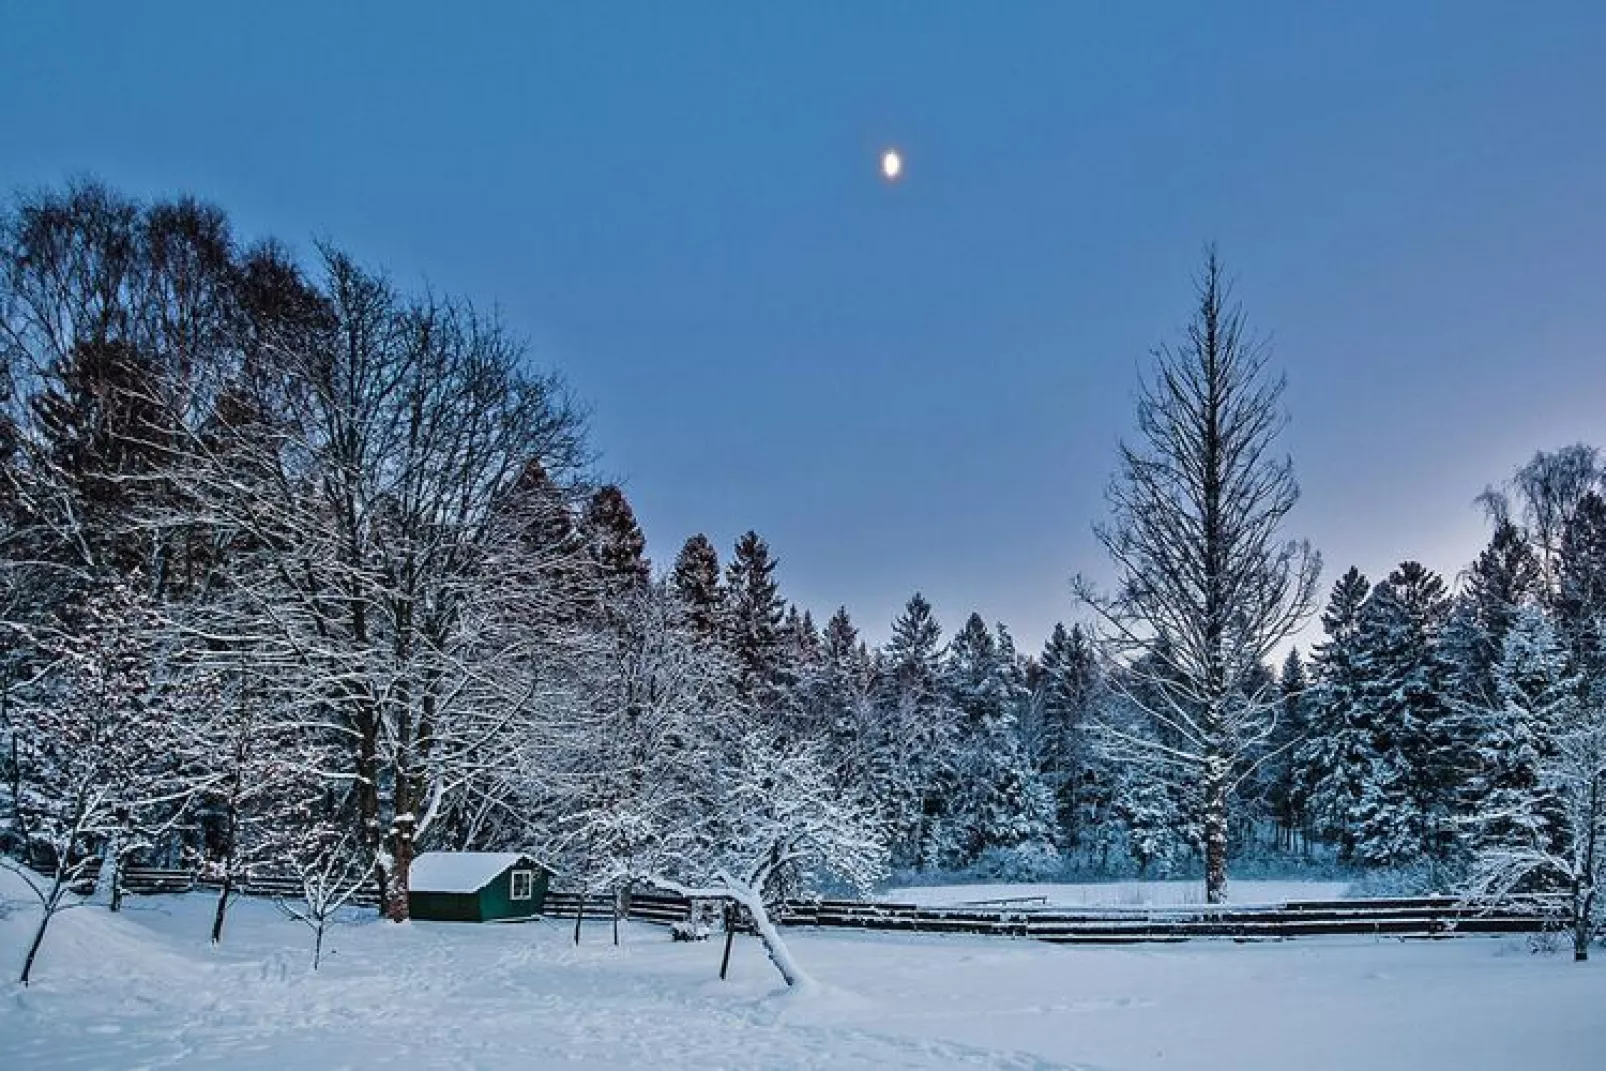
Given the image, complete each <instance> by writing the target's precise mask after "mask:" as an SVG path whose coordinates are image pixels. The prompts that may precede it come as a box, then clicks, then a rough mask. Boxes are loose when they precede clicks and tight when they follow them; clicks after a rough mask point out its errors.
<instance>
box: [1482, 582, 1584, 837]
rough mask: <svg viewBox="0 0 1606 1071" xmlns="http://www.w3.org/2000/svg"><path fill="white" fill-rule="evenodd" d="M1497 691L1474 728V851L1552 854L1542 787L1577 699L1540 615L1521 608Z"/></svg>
mask: <svg viewBox="0 0 1606 1071" xmlns="http://www.w3.org/2000/svg"><path fill="white" fill-rule="evenodd" d="M1495 683H1496V697H1497V698H1496V701H1495V703H1494V704H1492V705H1491V706H1489V707H1488V708H1487V709H1485V710H1483V711H1481V712H1479V716H1478V717H1477V718H1476V722H1475V724H1476V738H1475V741H1474V747H1475V749H1476V757H1477V760H1478V766H1477V769H1478V774H1477V776H1476V778H1475V779H1474V780H1475V782H1476V788H1477V804H1478V805H1477V809H1476V811H1474V812H1473V815H1472V819H1471V823H1470V824H1471V825H1472V827H1473V830H1474V833H1473V837H1472V844H1473V848H1474V850H1475V851H1477V852H1478V853H1479V854H1480V855H1484V856H1487V855H1488V854H1490V853H1492V852H1493V853H1499V852H1507V851H1513V850H1529V851H1544V852H1551V851H1557V850H1559V848H1560V845H1561V843H1562V841H1563V833H1562V830H1561V828H1560V826H1561V816H1560V814H1561V812H1560V803H1559V801H1558V799H1557V797H1556V794H1555V791H1554V788H1553V786H1551V785H1547V784H1545V783H1544V771H1545V770H1546V768H1547V767H1548V766H1550V765H1551V764H1552V762H1553V760H1554V757H1555V738H1556V734H1557V732H1558V731H1559V730H1560V729H1561V728H1562V727H1563V726H1565V725H1568V724H1570V722H1571V721H1572V719H1573V711H1574V709H1575V707H1576V705H1577V703H1578V700H1579V694H1578V681H1577V677H1576V676H1575V675H1574V674H1573V672H1572V671H1571V667H1570V665H1569V658H1568V652H1567V648H1566V645H1565V644H1564V643H1563V642H1562V640H1561V639H1560V638H1559V637H1558V636H1557V635H1556V631H1555V629H1554V628H1553V627H1552V626H1551V624H1550V621H1549V620H1548V618H1547V617H1546V615H1545V613H1544V611H1543V610H1541V609H1540V608H1539V607H1537V606H1532V605H1529V606H1525V607H1523V608H1522V609H1521V610H1520V611H1519V612H1518V613H1517V615H1516V617H1515V619H1514V620H1513V621H1512V622H1511V626H1510V628H1508V629H1507V631H1506V637H1505V640H1504V642H1503V643H1502V644H1501V657H1500V660H1499V662H1497V663H1496V665H1495Z"/></svg>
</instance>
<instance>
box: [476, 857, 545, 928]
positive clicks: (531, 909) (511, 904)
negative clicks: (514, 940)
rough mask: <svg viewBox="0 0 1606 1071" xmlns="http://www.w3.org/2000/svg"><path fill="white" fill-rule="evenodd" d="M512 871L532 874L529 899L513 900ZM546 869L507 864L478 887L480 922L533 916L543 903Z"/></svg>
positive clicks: (538, 912)
mask: <svg viewBox="0 0 1606 1071" xmlns="http://www.w3.org/2000/svg"><path fill="white" fill-rule="evenodd" d="M515 870H531V871H534V873H535V880H534V881H533V882H532V883H531V888H530V893H531V895H530V899H528V900H515V899H513V877H512V875H513V872H514V871H515ZM546 887H547V872H546V871H545V870H542V869H541V868H540V867H538V866H528V867H527V866H524V865H522V864H520V865H515V866H510V867H508V868H507V869H506V870H504V871H502V873H501V874H499V875H497V877H496V879H495V880H494V881H492V882H491V883H490V884H488V885H486V886H485V887H484V888H483V889H481V890H480V896H479V911H480V921H482V922H493V921H495V920H497V919H527V918H534V917H535V916H536V915H539V914H540V913H541V908H542V906H544V905H545V903H546Z"/></svg>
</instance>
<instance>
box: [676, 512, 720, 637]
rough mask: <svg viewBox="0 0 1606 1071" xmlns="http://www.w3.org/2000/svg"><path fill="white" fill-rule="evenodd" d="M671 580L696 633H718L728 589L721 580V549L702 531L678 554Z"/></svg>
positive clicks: (711, 635)
mask: <svg viewBox="0 0 1606 1071" xmlns="http://www.w3.org/2000/svg"><path fill="white" fill-rule="evenodd" d="M669 583H670V586H671V587H672V588H673V589H674V591H675V594H676V596H678V597H679V599H680V603H681V606H682V607H683V608H684V611H685V614H686V620H687V623H688V624H690V625H691V626H692V628H693V629H694V630H696V632H697V634H698V635H699V636H702V637H703V638H705V639H708V638H711V637H713V636H715V635H717V634H718V633H719V628H720V620H721V616H722V613H723V610H724V605H725V589H724V587H723V585H721V583H720V580H719V552H718V551H716V550H715V549H714V544H713V543H711V542H710V541H709V539H708V537H707V536H705V535H703V534H702V533H700V532H699V533H698V534H697V535H694V536H692V537H691V538H690V539H688V540H686V542H685V544H684V545H683V546H682V547H681V548H680V553H679V554H678V555H676V556H675V567H674V569H673V570H672V571H671V572H670V574H669Z"/></svg>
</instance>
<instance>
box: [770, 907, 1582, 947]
mask: <svg viewBox="0 0 1606 1071" xmlns="http://www.w3.org/2000/svg"><path fill="white" fill-rule="evenodd" d="M780 921H781V922H782V923H783V924H785V925H788V926H823V927H845V928H851V929H865V930H893V931H902V932H907V933H974V934H992V935H996V936H1006V937H1029V938H1033V939H1035V940H1040V941H1051V942H1056V943H1062V944H1125V943H1134V942H1140V941H1144V942H1149V941H1186V940H1188V939H1190V938H1202V937H1215V938H1231V939H1234V940H1240V941H1244V940H1256V939H1267V938H1270V939H1277V938H1286V937H1314V936H1320V935H1324V934H1375V935H1383V934H1389V935H1395V936H1400V937H1448V936H1452V935H1455V934H1471V933H1532V932H1536V931H1540V930H1546V929H1552V928H1555V927H1556V926H1558V925H1559V924H1560V923H1561V921H1562V912H1561V904H1560V903H1559V902H1558V901H1557V900H1556V899H1554V898H1544V897H1517V898H1509V899H1507V900H1505V901H1502V902H1499V903H1477V902H1469V901H1464V900H1458V899H1455V898H1453V897H1419V898H1410V899H1404V898H1401V899H1377V900H1326V901H1323V900H1307V901H1291V902H1287V903H1278V904H1268V905H1242V906H1239V905H1232V906H1229V905H1219V906H1194V907H1140V908H1130V907H1108V908H1100V907H1087V908H1076V909H1074V910H1065V909H1059V908H1050V907H1042V908H1037V907H1014V908H1010V907H1001V908H997V909H991V908H987V909H984V908H978V907H970V906H965V907H946V908H945V907H922V906H919V905H916V904H883V903H864V902H860V901H852V900H818V901H812V902H807V903H804V902H793V903H788V904H787V905H786V907H785V909H784V911H783V913H782V915H781V918H780Z"/></svg>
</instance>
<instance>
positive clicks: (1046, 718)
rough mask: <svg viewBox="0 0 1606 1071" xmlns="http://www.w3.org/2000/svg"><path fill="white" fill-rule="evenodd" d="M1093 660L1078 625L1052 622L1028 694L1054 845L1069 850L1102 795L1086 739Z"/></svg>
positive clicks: (1094, 674)
mask: <svg viewBox="0 0 1606 1071" xmlns="http://www.w3.org/2000/svg"><path fill="white" fill-rule="evenodd" d="M1097 670H1098V666H1097V656H1096V655H1095V653H1094V651H1093V645H1092V643H1090V642H1089V640H1088V638H1087V634H1086V633H1085V632H1083V631H1082V626H1081V625H1072V626H1071V629H1070V631H1069V632H1067V631H1066V629H1065V626H1064V625H1062V624H1059V623H1055V625H1054V630H1053V632H1051V633H1050V634H1049V638H1048V642H1047V643H1046V644H1045V645H1044V647H1043V658H1042V663H1041V669H1040V672H1039V673H1038V675H1037V681H1036V687H1035V688H1034V689H1033V692H1034V694H1033V697H1032V710H1033V722H1034V724H1033V731H1032V734H1031V735H1032V737H1033V740H1034V745H1035V746H1034V748H1033V750H1034V751H1035V753H1036V758H1037V768H1038V770H1039V771H1040V772H1041V774H1042V776H1043V780H1044V783H1045V784H1046V785H1047V786H1048V787H1049V790H1050V791H1051V792H1052V793H1053V794H1054V800H1055V817H1056V823H1057V828H1058V838H1057V839H1058V840H1059V843H1060V844H1061V845H1062V846H1064V847H1066V848H1075V847H1076V846H1077V845H1078V842H1079V840H1080V838H1081V835H1082V831H1083V827H1084V826H1086V825H1088V824H1090V823H1092V822H1093V821H1095V820H1096V811H1097V809H1098V808H1099V807H1100V803H1101V800H1103V798H1104V797H1105V796H1107V790H1106V791H1101V790H1100V787H1099V785H1098V784H1097V780H1096V777H1097V775H1096V772H1095V765H1096V764H1095V763H1094V761H1093V748H1092V746H1091V740H1090V734H1091V731H1092V727H1091V720H1092V713H1093V712H1092V704H1093V702H1094V696H1095V692H1096V689H1097V687H1098V678H1097Z"/></svg>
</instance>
